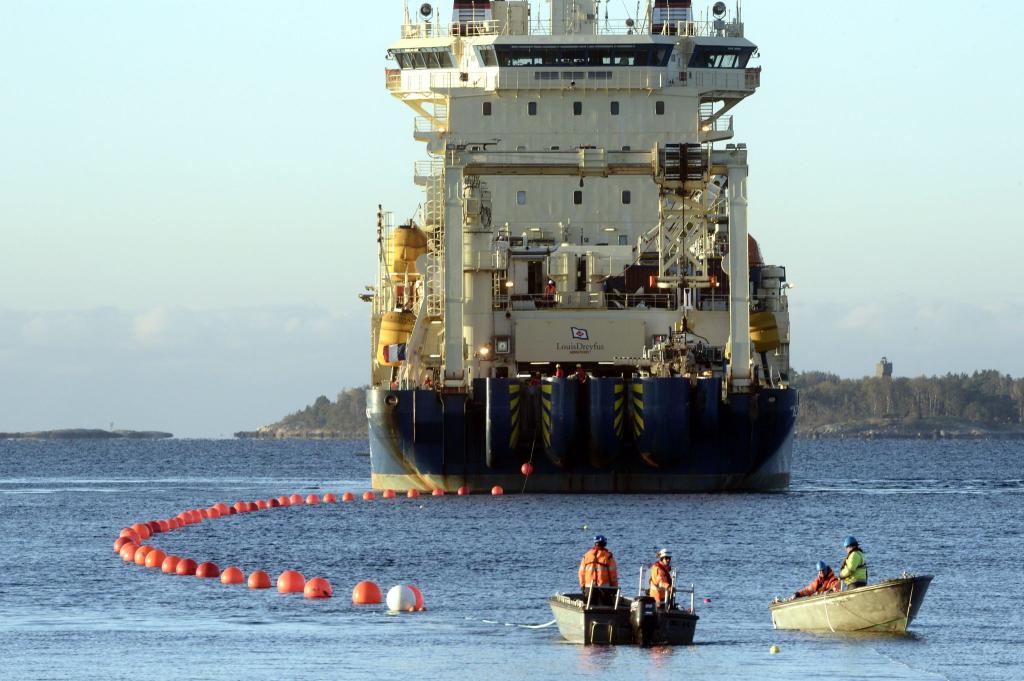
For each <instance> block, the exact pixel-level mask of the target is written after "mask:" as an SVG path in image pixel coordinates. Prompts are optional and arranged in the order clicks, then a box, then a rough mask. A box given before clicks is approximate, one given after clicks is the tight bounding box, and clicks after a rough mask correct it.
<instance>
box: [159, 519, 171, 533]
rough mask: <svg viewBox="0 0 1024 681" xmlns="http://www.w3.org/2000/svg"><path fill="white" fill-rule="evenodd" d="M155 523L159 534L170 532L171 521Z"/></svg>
mask: <svg viewBox="0 0 1024 681" xmlns="http://www.w3.org/2000/svg"><path fill="white" fill-rule="evenodd" d="M156 522H157V524H158V525H159V526H160V531H161V532H170V531H171V521H169V520H158V521H156Z"/></svg>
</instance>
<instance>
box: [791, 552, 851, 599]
mask: <svg viewBox="0 0 1024 681" xmlns="http://www.w3.org/2000/svg"><path fill="white" fill-rule="evenodd" d="M816 567H817V568H818V574H817V576H816V577H815V578H814V581H812V582H811V583H810V584H808V585H807V586H805V587H804V588H802V589H800V590H799V591H797V592H795V593H794V594H793V598H806V597H807V596H817V595H818V594H827V593H831V592H833V591H839V588H840V584H839V578H838V577H836V573H834V572H832V568H830V567H829V566H828V565H827V564H826V563H825V561H823V560H819V561H818V564H817V566H816Z"/></svg>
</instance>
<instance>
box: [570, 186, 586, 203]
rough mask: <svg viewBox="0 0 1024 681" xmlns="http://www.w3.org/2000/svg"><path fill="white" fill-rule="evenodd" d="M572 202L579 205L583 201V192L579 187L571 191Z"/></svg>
mask: <svg viewBox="0 0 1024 681" xmlns="http://www.w3.org/2000/svg"><path fill="white" fill-rule="evenodd" d="M572 202H573V203H574V204H576V205H577V206H579V205H581V204H582V203H583V192H581V191H580V190H579V189H577V190H576V191H574V192H573V193H572Z"/></svg>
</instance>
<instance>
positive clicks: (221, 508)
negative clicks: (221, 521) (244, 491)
mask: <svg viewBox="0 0 1024 681" xmlns="http://www.w3.org/2000/svg"><path fill="white" fill-rule="evenodd" d="M213 507H214V508H215V509H217V511H218V512H219V513H220V514H221V515H227V514H228V505H227V504H225V503H224V502H223V501H218V502H217V503H216V504H214V505H213Z"/></svg>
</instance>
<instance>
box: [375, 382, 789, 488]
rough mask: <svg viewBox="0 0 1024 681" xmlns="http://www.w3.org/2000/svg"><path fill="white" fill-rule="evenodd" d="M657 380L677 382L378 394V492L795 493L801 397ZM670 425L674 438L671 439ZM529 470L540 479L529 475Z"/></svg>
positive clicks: (482, 386)
mask: <svg viewBox="0 0 1024 681" xmlns="http://www.w3.org/2000/svg"><path fill="white" fill-rule="evenodd" d="M657 380H660V381H666V380H678V381H679V382H680V384H679V385H675V386H671V387H672V388H673V390H668V389H666V386H664V385H653V384H652V383H648V384H646V385H644V384H641V383H639V382H637V383H633V384H632V385H629V384H626V385H623V382H622V381H621V379H603V380H602V379H592V380H591V381H589V382H588V383H587V384H584V385H579V384H577V383H575V381H569V380H565V379H562V380H559V379H555V380H551V381H545V383H544V384H543V385H540V386H529V385H525V384H521V383H518V382H516V381H514V380H507V379H506V380H504V381H502V380H501V379H487V380H486V381H485V380H478V381H476V382H475V383H474V390H473V392H472V394H473V396H474V397H469V396H467V395H466V394H448V395H445V394H441V393H438V392H435V391H433V390H387V389H379V388H373V389H370V390H368V391H367V417H368V420H369V437H370V462H371V476H372V484H373V486H374V487H375V488H378V489H387V488H390V489H395V490H407V489H417V490H420V491H430V490H433V489H443V490H446V491H454V490H456V489H458V488H459V487H463V486H465V487H469V488H470V489H472V490H474V491H487V490H490V489H491V488H492V487H493V486H495V485H499V486H501V487H503V488H504V489H505V491H506V492H512V491H520V490H522V491H528V492H549V493H624V492H645V493H671V492H711V491H725V490H752V491H779V490H785V489H787V488H788V487H789V472H790V460H791V452H792V437H793V426H794V423H795V419H796V411H797V395H796V392H795V391H793V390H789V389H770V390H761V391H759V392H758V393H757V394H755V395H733V396H731V397H730V399H729V400H722V399H721V392H720V384H718V383H717V382H715V383H710V382H709V383H708V384H707V385H700V386H698V387H697V388H690V387H689V384H688V382H686V381H685V379H657ZM638 385H639V386H642V387H643V388H645V390H641V391H636V388H637V386H638ZM638 393H639V395H638ZM680 395H685V396H686V398H685V399H682V398H680ZM676 422H682V424H681V425H680V424H679V423H676ZM666 424H671V425H672V429H671V432H672V437H665V436H664V433H663V432H662V431H665V432H667V430H668V428H667V425H666ZM527 462H529V463H530V464H531V466H532V474H531V475H530V476H528V477H524V476H523V474H522V473H521V467H522V465H523V464H524V463H527Z"/></svg>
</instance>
